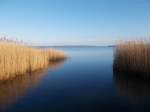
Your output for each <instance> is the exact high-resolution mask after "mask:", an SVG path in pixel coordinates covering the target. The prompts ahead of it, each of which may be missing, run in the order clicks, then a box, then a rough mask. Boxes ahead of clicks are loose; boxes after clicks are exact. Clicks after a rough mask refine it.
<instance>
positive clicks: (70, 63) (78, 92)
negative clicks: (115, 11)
mask: <svg viewBox="0 0 150 112" xmlns="http://www.w3.org/2000/svg"><path fill="white" fill-rule="evenodd" d="M58 49H60V50H63V51H64V52H66V53H67V54H68V55H69V58H68V60H66V61H65V62H64V63H62V64H61V65H60V66H58V67H57V66H55V69H49V70H48V71H47V72H45V73H41V74H42V75H34V76H33V77H31V76H28V77H24V78H20V79H14V81H12V82H10V81H9V82H6V83H2V84H1V85H0V91H3V92H2V93H1V92H0V100H1V101H0V107H1V110H2V111H6V112H34V111H35V112H106V111H109V112H128V111H129V112H134V111H135V112H137V111H140V112H142V111H144V109H145V111H146V110H147V111H149V110H150V106H149V104H150V102H149V101H150V98H149V96H150V89H149V88H150V84H149V83H148V82H143V81H137V80H132V79H130V78H128V77H125V78H124V77H122V76H121V77H120V76H118V75H114V74H113V70H112V64H113V48H111V47H95V48H84V47H83V48H79V47H78V48H58ZM16 80H17V81H16ZM5 97H7V98H5ZM3 100H4V101H3Z"/></svg>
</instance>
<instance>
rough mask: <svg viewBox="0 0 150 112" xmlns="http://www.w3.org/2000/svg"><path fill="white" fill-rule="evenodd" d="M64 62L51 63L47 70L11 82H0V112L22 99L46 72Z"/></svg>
mask: <svg viewBox="0 0 150 112" xmlns="http://www.w3.org/2000/svg"><path fill="white" fill-rule="evenodd" d="M63 62H64V60H61V61H57V62H52V63H50V65H49V68H47V69H45V70H40V71H37V72H34V73H32V74H25V75H21V76H18V77H16V78H14V79H11V80H6V81H3V82H2V81H1V82H0V110H3V109H6V108H7V107H8V106H10V105H11V104H13V103H15V102H16V101H17V100H18V99H19V98H21V97H23V96H24V95H25V94H26V92H27V91H28V90H29V89H32V88H34V87H35V86H36V85H38V83H39V82H40V81H41V79H42V78H43V76H44V75H45V74H46V72H47V71H48V70H49V69H50V70H51V69H56V68H58V67H60V66H61V65H63Z"/></svg>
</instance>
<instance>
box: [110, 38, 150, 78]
mask: <svg viewBox="0 0 150 112" xmlns="http://www.w3.org/2000/svg"><path fill="white" fill-rule="evenodd" d="M113 68H114V71H115V72H128V73H133V74H136V75H142V76H150V42H149V41H126V42H119V43H118V44H117V46H116V48H115V52H114V63H113Z"/></svg>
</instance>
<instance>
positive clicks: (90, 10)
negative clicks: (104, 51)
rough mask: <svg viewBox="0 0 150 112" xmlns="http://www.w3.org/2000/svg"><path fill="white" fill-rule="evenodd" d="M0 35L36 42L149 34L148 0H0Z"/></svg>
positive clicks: (88, 41)
mask: <svg viewBox="0 0 150 112" xmlns="http://www.w3.org/2000/svg"><path fill="white" fill-rule="evenodd" d="M0 36H6V37H8V38H10V39H13V40H23V41H24V42H28V43H33V44H37V45H111V44H115V43H116V42H117V41H119V40H129V39H139V38H142V39H143V38H148V37H150V0H0Z"/></svg>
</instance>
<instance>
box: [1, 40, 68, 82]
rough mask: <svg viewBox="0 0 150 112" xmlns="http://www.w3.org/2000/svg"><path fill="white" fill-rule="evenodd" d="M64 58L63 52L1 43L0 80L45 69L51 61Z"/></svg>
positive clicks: (13, 43) (12, 43)
mask: <svg viewBox="0 0 150 112" xmlns="http://www.w3.org/2000/svg"><path fill="white" fill-rule="evenodd" d="M64 58H66V56H65V54H64V53H63V52H60V51H57V50H54V49H38V48H32V47H28V46H25V45H22V44H19V43H15V42H5V41H0V80H4V79H8V78H12V77H15V76H16V75H21V74H25V73H30V72H33V71H36V70H39V69H42V68H45V67H47V66H48V65H49V64H50V63H51V61H57V60H61V59H64Z"/></svg>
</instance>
